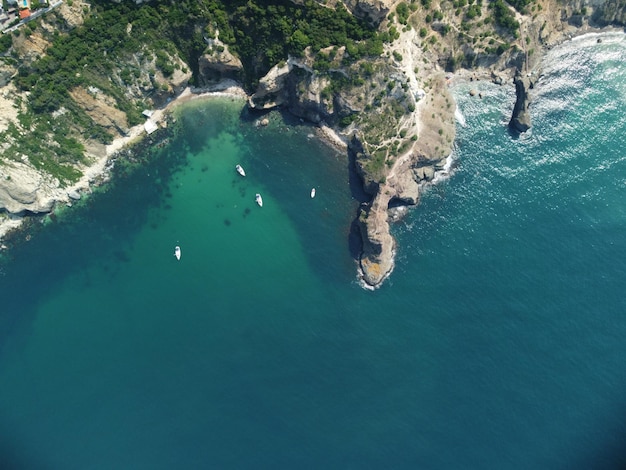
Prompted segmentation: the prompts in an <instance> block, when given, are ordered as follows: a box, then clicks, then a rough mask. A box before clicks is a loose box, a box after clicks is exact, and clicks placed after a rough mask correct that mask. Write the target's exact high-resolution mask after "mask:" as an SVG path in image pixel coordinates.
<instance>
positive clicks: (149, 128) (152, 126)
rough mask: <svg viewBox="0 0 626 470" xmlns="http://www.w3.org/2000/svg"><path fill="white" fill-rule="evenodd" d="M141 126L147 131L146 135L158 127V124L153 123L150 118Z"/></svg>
mask: <svg viewBox="0 0 626 470" xmlns="http://www.w3.org/2000/svg"><path fill="white" fill-rule="evenodd" d="M143 127H144V129H145V130H146V133H147V134H148V135H150V134H152V133H153V132H154V131H156V130H157V129H158V128H159V126H157V125H156V124H155V122H154V121H152V120H150V119H148V120H147V121H146V122H145V123H144V125H143Z"/></svg>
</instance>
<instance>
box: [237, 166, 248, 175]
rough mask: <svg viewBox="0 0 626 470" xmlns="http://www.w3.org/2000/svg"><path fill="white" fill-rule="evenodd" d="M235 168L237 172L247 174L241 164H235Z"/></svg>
mask: <svg viewBox="0 0 626 470" xmlns="http://www.w3.org/2000/svg"><path fill="white" fill-rule="evenodd" d="M235 169H236V170H237V173H239V174H240V175H241V176H246V172H245V171H243V167H242V166H241V165H235Z"/></svg>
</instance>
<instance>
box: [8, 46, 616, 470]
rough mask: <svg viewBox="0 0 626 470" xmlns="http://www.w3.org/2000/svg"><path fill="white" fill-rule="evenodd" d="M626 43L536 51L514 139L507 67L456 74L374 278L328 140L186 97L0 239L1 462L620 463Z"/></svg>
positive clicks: (342, 166) (229, 104)
mask: <svg viewBox="0 0 626 470" xmlns="http://www.w3.org/2000/svg"><path fill="white" fill-rule="evenodd" d="M625 54H626V41H625V40H624V36H623V35H609V36H605V37H604V41H603V42H602V44H597V43H596V39H595V38H594V37H588V38H583V39H577V40H576V41H572V42H570V43H567V44H565V45H564V46H562V47H560V48H558V49H555V50H554V51H552V52H551V53H550V55H549V56H548V58H547V59H546V64H545V66H544V74H545V76H544V78H543V79H542V80H541V81H540V83H539V84H538V86H537V88H536V90H535V93H536V100H535V102H534V104H533V107H532V113H533V123H534V127H533V129H532V132H531V133H530V134H529V135H525V136H522V137H521V138H515V137H514V136H511V135H510V134H509V132H508V130H507V128H506V123H507V121H508V114H509V112H510V109H511V108H512V104H513V102H512V98H513V96H512V90H511V89H510V88H507V87H497V86H495V85H491V84H488V83H482V84H480V85H479V87H480V89H481V92H482V94H483V99H482V100H479V99H477V98H470V97H469V96H468V93H467V92H468V91H469V84H463V83H461V84H457V85H455V88H454V93H455V95H456V96H457V100H458V103H459V109H460V111H461V113H462V114H463V116H464V118H465V121H466V124H467V125H466V127H460V128H459V131H458V139H457V149H456V151H455V155H454V157H455V165H454V166H455V170H454V172H453V173H452V175H451V176H450V177H449V178H448V179H447V180H445V181H443V182H441V183H440V184H439V185H437V186H435V187H431V188H430V189H429V190H428V191H426V193H425V194H424V197H423V200H422V203H421V204H420V206H419V207H418V208H416V209H415V210H413V211H412V212H411V213H410V215H409V217H408V218H407V219H406V220H405V221H403V222H402V223H401V224H399V225H397V226H395V227H394V231H395V234H396V236H397V237H398V241H399V247H400V250H399V254H398V260H397V267H396V270H395V271H394V273H393V274H392V276H391V278H390V279H389V281H388V282H387V283H386V284H385V285H384V286H383V287H382V288H381V289H379V290H377V291H375V292H369V291H365V290H363V289H362V288H360V287H359V285H358V283H357V282H356V279H355V265H354V261H353V259H352V258H351V256H350V247H349V245H348V240H349V234H350V224H351V221H352V218H353V216H354V214H355V213H356V208H357V206H358V202H357V201H356V200H355V199H353V198H352V195H351V192H350V188H349V186H348V181H349V172H348V162H347V161H346V159H345V157H344V156H342V155H338V154H336V153H335V152H334V151H332V150H330V149H328V148H326V147H323V146H321V145H320V144H319V143H317V141H316V140H315V139H314V138H312V137H311V135H310V134H311V131H310V129H308V128H307V127H305V126H302V125H301V124H300V123H299V122H295V123H292V122H289V121H287V122H283V121H282V120H281V119H280V116H277V115H273V116H272V119H271V121H272V122H271V124H270V126H269V127H268V128H257V127H255V126H254V123H253V122H252V121H251V120H250V119H249V117H248V116H247V115H245V113H243V114H242V111H241V109H242V104H241V103H240V102H237V101H231V100H230V99H222V100H213V101H211V102H202V103H201V102H194V103H193V104H192V105H191V106H189V107H188V108H187V110H186V111H185V112H184V113H183V114H182V115H181V117H180V118H179V121H178V129H179V130H178V131H177V132H176V133H172V134H171V135H170V136H169V137H170V141H169V145H166V146H164V147H163V148H160V149H159V148H157V146H152V148H151V150H150V152H149V154H148V156H147V157H146V162H145V163H144V164H143V165H142V167H141V168H142V169H141V170H140V171H137V172H128V171H121V170H122V169H121V165H118V166H119V167H120V175H118V177H117V178H116V179H115V183H114V184H113V185H112V187H111V189H110V190H109V191H108V192H106V193H102V194H97V195H94V196H93V197H91V198H90V199H89V200H88V201H85V202H83V203H82V204H81V206H82V207H79V208H74V209H72V210H70V211H65V212H64V213H63V214H62V215H60V216H59V217H58V220H57V222H51V223H48V224H47V225H46V226H45V228H43V229H40V230H36V231H35V232H34V234H33V236H32V238H31V240H30V241H28V242H24V243H20V244H18V245H16V246H15V247H14V248H13V249H12V251H11V253H10V254H9V255H8V256H5V258H4V259H3V261H2V264H1V265H0V266H1V267H0V270H1V273H2V274H1V276H2V277H1V278H0V279H1V283H0V299H1V305H2V307H1V310H0V341H1V342H0V463H1V465H0V467H2V468H27V469H30V468H33V469H40V468H43V469H48V468H49V469H73V468H76V469H85V468H93V469H99V468H102V469H109V468H151V469H153V468H294V467H298V468H323V467H326V468H433V469H447V468H451V469H457V468H485V469H490V468H493V469H502V468H507V469H528V468H619V467H620V466H623V465H622V464H624V462H625V461H624V457H625V455H624V452H623V448H624V447H623V446H624V443H625V442H626V399H625V398H624V394H623V390H624V389H626V387H625V386H626V359H624V358H626V342H625V341H624V337H625V334H626V319H625V318H624V312H625V311H626V309H625V307H626V306H625V301H624V296H623V285H624V282H625V281H626V269H625V268H624V266H625V261H626V236H625V235H624V233H625V230H624V229H625V228H626V212H625V210H624V206H623V201H624V196H625V195H626V161H625V157H626V140H625V138H624V135H626V134H625V131H626V119H625V118H624V114H623V110H624V109H626V107H625V104H626V103H625V102H626V88H625V86H626V67H625V66H624V61H623V57H624V56H625ZM476 86H477V85H476V83H473V84H472V87H476ZM236 163H241V164H242V165H243V166H244V168H245V169H246V172H247V176H246V177H245V178H241V177H239V175H237V173H236V172H235V171H234V165H235V164H236ZM311 187H316V188H317V196H316V198H315V199H311V198H310V197H309V192H310V188H311ZM256 192H260V193H261V194H262V195H263V199H264V207H263V208H259V207H257V206H256V204H255V203H254V194H255V193H256ZM176 244H179V245H180V246H181V248H182V259H181V261H179V262H177V261H176V260H175V258H174V256H173V248H174V246H175V245H176Z"/></svg>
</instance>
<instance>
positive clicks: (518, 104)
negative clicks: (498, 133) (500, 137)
mask: <svg viewBox="0 0 626 470" xmlns="http://www.w3.org/2000/svg"><path fill="white" fill-rule="evenodd" d="M531 87H532V82H531V80H530V78H529V77H524V76H522V75H521V74H520V73H518V74H516V75H515V94H516V97H517V99H516V101H515V107H514V108H513V115H512V116H511V121H510V122H509V126H510V127H511V128H513V129H515V130H516V131H517V132H526V131H527V130H528V129H530V112H529V111H528V106H529V105H530V95H529V91H528V90H529V89H530V88H531Z"/></svg>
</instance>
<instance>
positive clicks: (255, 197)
mask: <svg viewBox="0 0 626 470" xmlns="http://www.w3.org/2000/svg"><path fill="white" fill-rule="evenodd" d="M254 200H255V201H256V203H257V204H258V205H259V207H263V198H262V197H261V195H260V194H259V193H256V196H254Z"/></svg>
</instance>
